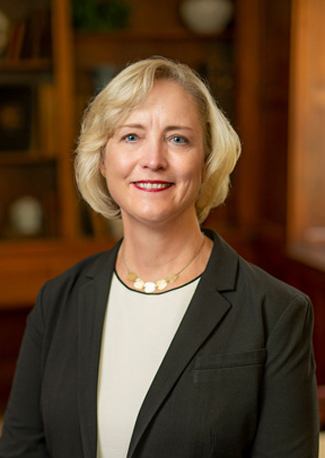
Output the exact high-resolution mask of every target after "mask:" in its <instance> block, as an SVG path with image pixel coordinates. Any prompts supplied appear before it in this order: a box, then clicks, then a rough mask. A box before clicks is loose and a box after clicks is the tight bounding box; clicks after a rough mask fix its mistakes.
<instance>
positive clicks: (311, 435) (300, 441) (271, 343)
mask: <svg viewBox="0 0 325 458" xmlns="http://www.w3.org/2000/svg"><path fill="white" fill-rule="evenodd" d="M312 332H313V309H312V305H311V303H310V301H309V299H308V298H307V297H306V296H303V295H299V296H296V297H294V298H293V300H292V301H291V303H290V304H289V306H288V307H287V308H286V309H285V310H284V312H283V313H282V315H281V316H280V318H279V319H278V321H277V323H276V325H275V326H274V328H273V330H272V331H271V333H270V334H269V337H268V340H267V345H266V349H267V359H266V364H265V369H264V376H263V385H262V391H261V399H260V412H259V415H260V418H259V423H258V430H257V434H256V438H255V442H254V447H253V450H252V454H251V458H274V457H277V458H316V457H318V432H319V415H318V400H317V383H316V377H315V361H314V354H313V345H312Z"/></svg>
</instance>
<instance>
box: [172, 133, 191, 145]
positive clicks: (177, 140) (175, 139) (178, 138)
mask: <svg viewBox="0 0 325 458" xmlns="http://www.w3.org/2000/svg"><path fill="white" fill-rule="evenodd" d="M171 140H172V142H173V143H176V144H180V145H182V144H184V143H188V140H187V138H185V137H183V136H182V135H174V136H173V137H172V139H171Z"/></svg>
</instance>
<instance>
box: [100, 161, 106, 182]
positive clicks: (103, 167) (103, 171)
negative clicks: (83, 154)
mask: <svg viewBox="0 0 325 458" xmlns="http://www.w3.org/2000/svg"><path fill="white" fill-rule="evenodd" d="M99 170H100V173H101V174H102V175H103V177H104V178H106V168H105V161H104V160H103V161H102V163H101V164H100V168H99Z"/></svg>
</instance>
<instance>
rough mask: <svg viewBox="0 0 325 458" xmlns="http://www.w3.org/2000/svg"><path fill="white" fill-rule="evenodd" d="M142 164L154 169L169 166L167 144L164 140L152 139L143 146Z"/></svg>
mask: <svg viewBox="0 0 325 458" xmlns="http://www.w3.org/2000/svg"><path fill="white" fill-rule="evenodd" d="M141 166H142V167H145V168H150V169H152V170H159V169H164V168H166V166H167V145H166V143H165V142H164V141H163V140H158V139H152V140H150V141H148V142H146V144H145V145H144V147H143V154H142V157H141Z"/></svg>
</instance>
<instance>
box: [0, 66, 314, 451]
mask: <svg viewBox="0 0 325 458" xmlns="http://www.w3.org/2000/svg"><path fill="white" fill-rule="evenodd" d="M239 152H240V143H239V140H238V137H237V135H236V133H235V132H234V130H233V129H232V127H231V126H230V125H229V123H228V121H227V120H226V119H225V117H224V116H223V114H222V113H221V111H220V110H219V109H218V107H217V106H216V104H215V102H214V100H213V98H212V96H211V95H210V93H209V91H208V89H207V88H206V86H205V85H204V84H203V82H202V81H201V80H200V78H198V77H197V76H196V75H195V74H194V72H192V71H191V70H190V69H189V68H188V67H186V66H184V65H182V64H178V63H174V62H171V61H169V60H166V59H163V58H151V59H147V60H144V61H141V62H138V63H135V64H133V65H130V66H129V67H127V68H126V69H125V70H124V71H122V72H121V73H120V74H119V75H118V76H117V77H116V78H115V79H114V80H113V81H111V82H110V83H109V84H108V85H107V87H106V88H104V89H103V91H102V92H101V93H100V94H99V95H98V96H97V97H96V99H95V100H94V101H93V102H92V103H91V105H90V107H89V109H88V111H87V113H86V115H85V118H84V122H83V126H82V131H81V135H80V140H79V146H78V151H77V158H76V175H77V181H78V185H79V189H80V192H81V194H82V195H83V197H84V198H85V200H86V201H87V202H88V203H89V204H90V205H91V206H92V208H93V209H95V210H96V211H97V212H100V213H102V214H103V215H105V216H106V217H107V218H116V217H121V218H122V221H123V228H124V238H123V240H122V241H120V242H119V243H118V244H117V245H116V246H115V247H114V248H113V249H112V250H111V251H109V252H105V253H101V254H96V255H94V256H92V257H91V258H88V259H86V260H84V261H82V262H80V263H79V264H77V265H76V266H74V267H72V268H71V269H69V270H68V271H67V272H65V273H63V274H62V275H60V276H59V277H57V278H55V279H54V280H51V281H49V282H48V283H47V284H46V285H45V286H44V287H43V288H42V290H41V291H40V294H39V296H38V299H37V304H36V306H35V308H34V309H33V311H32V313H31V314H30V317H29V319H28V324H27V330H26V335H25V337H24V341H23V344H22V349H21V354H20V358H19V363H18V367H17V372H16V376H15V381H14V385H13V389H12V394H11V398H10V402H9V406H8V410H7V413H6V418H5V425H4V431H3V437H2V442H1V447H0V451H1V452H0V456H1V457H2V458H5V457H9V456H10V457H13V456H15V457H22V456H24V457H58V458H64V457H67V458H72V457H76V458H77V457H78V458H80V457H87V458H95V457H98V458H102V457H105V458H106V457H109V458H111V457H113V458H122V457H123V458H124V457H126V456H127V457H128V458H131V457H132V458H135V457H139V458H160V457H164V458H167V457H168V458H194V457H195V458H208V457H214V458H216V457H220V458H237V457H238V458H239V457H247V458H248V457H250V458H262V457H263V458H266V457H269V458H271V457H272V458H282V457H283V458H291V457H292V458H293V457H294V458H315V457H317V444H318V412H317V396H316V381H315V363H314V357H313V349H312V337H311V336H312V326H313V312H312V306H311V304H310V301H309V299H308V298H307V297H306V296H305V295H303V294H302V293H300V292H299V291H297V290H295V289H293V288H292V287H290V286H288V285H285V284H283V283H281V282H280V281H278V280H276V279H274V278H272V277H271V276H269V275H268V274H266V273H265V272H263V271H262V270H260V269H258V268H257V267H255V266H252V265H251V264H249V263H247V262H245V261H244V260H243V259H242V258H240V257H239V256H238V254H236V252H235V251H233V250H232V249H231V248H230V247H229V246H228V245H227V244H226V243H225V242H224V241H223V240H221V239H220V237H218V235H217V234H216V233H214V232H212V231H209V230H205V231H204V232H202V231H201V228H200V223H202V222H203V221H204V219H205V218H206V217H207V215H208V213H209V211H210V209H211V208H213V207H216V206H218V205H220V204H221V203H222V202H223V201H224V200H225V198H226V195H227V192H228V184H229V174H230V173H231V171H232V170H233V168H234V166H235V163H236V160H237V158H238V155H239Z"/></svg>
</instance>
